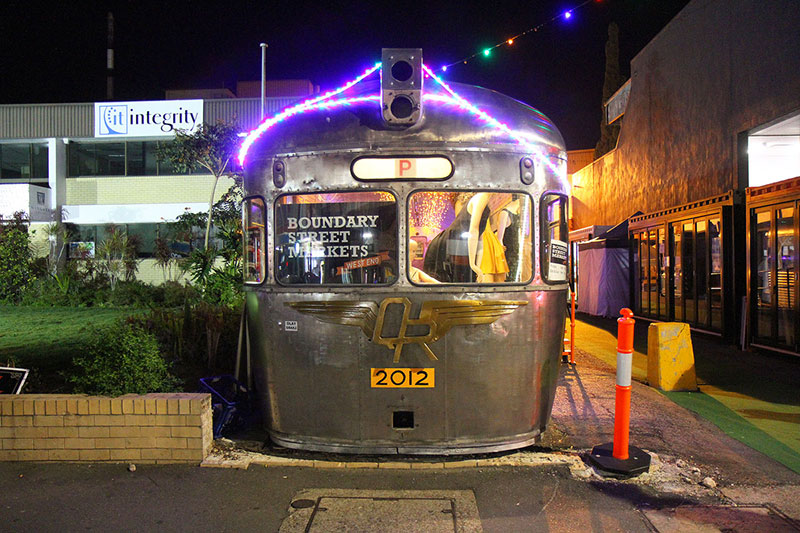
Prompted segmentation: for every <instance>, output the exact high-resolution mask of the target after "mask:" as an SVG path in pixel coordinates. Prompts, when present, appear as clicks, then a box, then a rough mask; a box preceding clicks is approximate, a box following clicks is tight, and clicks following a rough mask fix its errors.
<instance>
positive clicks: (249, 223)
mask: <svg viewBox="0 0 800 533" xmlns="http://www.w3.org/2000/svg"><path fill="white" fill-rule="evenodd" d="M243 215H244V221H243V227H244V282H245V283H261V282H262V281H264V275H265V271H266V266H265V265H264V262H265V260H266V256H265V246H266V239H265V236H266V234H265V224H264V221H265V216H264V200H262V199H261V198H247V199H246V200H245V201H244V209H243Z"/></svg>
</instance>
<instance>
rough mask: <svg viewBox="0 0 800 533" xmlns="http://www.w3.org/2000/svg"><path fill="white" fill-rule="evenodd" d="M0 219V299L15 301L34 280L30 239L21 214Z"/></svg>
mask: <svg viewBox="0 0 800 533" xmlns="http://www.w3.org/2000/svg"><path fill="white" fill-rule="evenodd" d="M2 222H3V221H2V220H0V301H3V300H6V301H11V302H17V301H19V299H20V298H21V297H22V294H23V293H24V292H25V289H26V288H27V287H28V286H29V285H31V284H32V283H33V281H34V276H33V270H32V261H33V257H32V254H31V239H30V235H28V229H27V228H26V227H25V223H24V220H23V216H22V214H21V213H16V214H15V217H14V218H13V219H12V220H11V221H10V222H7V223H2Z"/></svg>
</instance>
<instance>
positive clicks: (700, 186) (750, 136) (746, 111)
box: [572, 0, 800, 353]
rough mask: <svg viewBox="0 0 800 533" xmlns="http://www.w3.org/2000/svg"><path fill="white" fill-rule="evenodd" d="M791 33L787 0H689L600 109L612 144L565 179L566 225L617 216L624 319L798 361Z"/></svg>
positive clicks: (799, 63)
mask: <svg viewBox="0 0 800 533" xmlns="http://www.w3.org/2000/svg"><path fill="white" fill-rule="evenodd" d="M798 27H800V9H798V4H797V2H796V1H793V0H769V1H765V2H754V1H753V0H693V1H691V2H689V4H687V5H686V7H685V8H684V9H683V10H682V11H681V12H680V13H678V15H677V16H676V17H675V18H674V19H673V20H672V21H670V23H669V24H668V25H667V26H666V27H665V28H664V29H663V30H662V31H661V32H660V33H659V34H658V35H657V36H656V37H655V38H654V39H653V40H652V41H651V42H650V43H649V44H648V45H647V46H645V48H644V49H643V50H642V51H641V52H639V54H638V55H637V56H636V57H635V58H634V59H633V61H632V62H631V78H630V80H629V82H628V83H627V84H626V86H623V89H621V90H620V91H618V93H617V94H616V95H615V96H614V97H612V99H611V100H610V101H609V102H608V105H607V108H608V113H607V114H608V116H609V118H610V119H614V117H616V116H618V115H619V116H621V117H622V118H621V120H622V124H621V130H620V135H619V140H618V143H617V146H616V149H615V150H613V151H611V152H609V153H608V154H606V155H605V156H604V157H602V158H600V159H598V160H596V161H594V162H593V163H592V164H591V165H589V166H587V167H584V168H583V169H581V170H579V171H577V172H576V173H575V174H574V175H573V189H572V195H573V198H572V206H573V213H572V216H573V227H574V228H583V227H587V226H592V225H602V224H617V223H619V222H621V221H623V220H625V219H628V218H630V220H629V231H630V238H631V240H632V262H631V265H632V268H631V270H632V272H631V278H632V279H631V283H632V289H633V290H632V294H633V295H634V298H633V302H631V304H632V307H633V308H634V310H635V312H636V314H637V315H639V316H642V317H648V318H651V319H654V320H675V321H682V322H688V323H689V324H691V325H692V327H693V328H696V329H699V330H704V331H708V332H712V333H717V334H721V335H723V336H725V337H727V338H728V339H730V340H732V341H736V342H737V343H738V342H740V341H742V340H745V341H749V342H751V343H753V344H760V345H768V346H770V347H772V348H776V349H780V350H785V351H789V352H791V353H798V352H800V344H798V336H797V335H795V332H796V331H798V329H800V323H798V320H799V319H800V312H798V311H800V309H799V308H798V298H797V296H798V294H797V285H798V284H797V283H796V282H795V281H796V278H797V264H798V256H797V254H798V246H797V239H798V232H799V231H800V223H799V221H800V219H799V218H798V208H797V206H796V205H795V202H797V201H800V187H798V186H797V184H796V183H794V182H791V178H793V177H796V176H800V54H798V53H797V50H800V32H799V31H798ZM787 179H789V180H790V181H789V182H785V180H787ZM781 183H782V185H781ZM792 184H793V185H792ZM773 189H774V190H773ZM792 191H793V192H792ZM756 198H757V199H758V201H759V202H760V203H759V204H758V206H756V205H755V204H753V203H752V202H751V200H753V199H756ZM770 199H771V200H770ZM637 211H641V212H643V213H644V214H641V215H638V216H632V215H633V214H634V213H635V212H637ZM743 326H744V327H743Z"/></svg>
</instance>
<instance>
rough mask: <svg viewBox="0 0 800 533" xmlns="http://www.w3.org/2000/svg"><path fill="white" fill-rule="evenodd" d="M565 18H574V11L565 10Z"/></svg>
mask: <svg viewBox="0 0 800 533" xmlns="http://www.w3.org/2000/svg"><path fill="white" fill-rule="evenodd" d="M564 18H565V19H567V20H569V19H571V18H572V11H565V12H564Z"/></svg>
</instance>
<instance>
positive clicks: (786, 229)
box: [750, 204, 797, 349]
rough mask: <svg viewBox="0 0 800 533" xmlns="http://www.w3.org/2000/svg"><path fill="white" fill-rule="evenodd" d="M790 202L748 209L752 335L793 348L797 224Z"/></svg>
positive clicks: (774, 343) (795, 304)
mask: <svg viewBox="0 0 800 533" xmlns="http://www.w3.org/2000/svg"><path fill="white" fill-rule="evenodd" d="M796 212H797V208H796V206H795V205H792V204H782V205H778V206H770V207H764V208H759V209H754V210H753V211H752V212H751V217H752V219H751V227H752V243H753V244H752V251H751V253H752V259H751V268H752V271H751V274H750V276H751V280H750V281H751V294H752V300H753V301H752V304H751V305H752V308H753V320H752V322H753V325H752V329H753V336H754V337H755V339H756V340H757V341H758V342H763V343H765V344H772V345H778V346H781V347H786V348H789V349H795V346H796V344H797V339H796V331H797V323H796V322H797V311H796V307H797V293H796V291H797V225H796V221H795V213H796Z"/></svg>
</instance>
